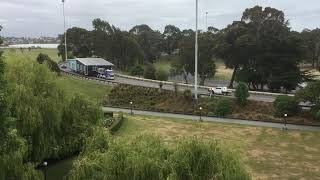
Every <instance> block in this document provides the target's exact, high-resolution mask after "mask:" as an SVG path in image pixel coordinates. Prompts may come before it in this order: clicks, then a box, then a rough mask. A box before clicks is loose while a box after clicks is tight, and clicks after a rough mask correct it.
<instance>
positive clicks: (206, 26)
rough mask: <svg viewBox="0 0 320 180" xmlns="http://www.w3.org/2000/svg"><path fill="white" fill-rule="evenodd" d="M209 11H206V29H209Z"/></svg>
mask: <svg viewBox="0 0 320 180" xmlns="http://www.w3.org/2000/svg"><path fill="white" fill-rule="evenodd" d="M208 14H209V13H208V12H206V31H208Z"/></svg>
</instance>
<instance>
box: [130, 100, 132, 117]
mask: <svg viewBox="0 0 320 180" xmlns="http://www.w3.org/2000/svg"><path fill="white" fill-rule="evenodd" d="M132 104H133V102H132V101H130V110H131V115H133V111H132Z"/></svg>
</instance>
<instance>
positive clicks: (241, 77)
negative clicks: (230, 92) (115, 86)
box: [58, 6, 320, 91]
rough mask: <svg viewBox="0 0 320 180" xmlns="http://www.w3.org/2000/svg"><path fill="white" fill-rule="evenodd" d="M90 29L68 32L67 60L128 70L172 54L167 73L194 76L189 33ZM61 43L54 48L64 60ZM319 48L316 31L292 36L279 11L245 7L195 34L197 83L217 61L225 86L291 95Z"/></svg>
mask: <svg viewBox="0 0 320 180" xmlns="http://www.w3.org/2000/svg"><path fill="white" fill-rule="evenodd" d="M92 24H93V27H94V30H92V31H88V30H86V29H82V28H77V27H74V28H71V29H68V31H67V38H68V48H69V53H70V54H69V57H72V56H77V57H90V56H99V57H103V58H105V59H108V60H110V61H112V62H113V63H115V64H116V66H117V68H119V69H128V68H131V67H133V66H134V65H137V64H149V63H153V62H154V61H155V60H156V59H158V58H159V57H160V56H161V55H163V54H168V55H170V54H177V55H178V57H179V60H177V61H175V62H172V64H173V65H172V66H173V69H172V73H173V74H174V75H176V74H179V75H182V76H183V77H184V79H185V81H186V83H188V79H187V77H188V75H190V74H191V75H194V39H195V32H194V31H193V30H191V29H185V30H180V29H179V28H178V27H176V26H174V25H167V26H166V27H165V30H164V32H163V33H161V32H159V31H157V30H153V29H151V28H150V27H149V26H148V25H145V24H143V25H137V26H135V27H133V28H132V29H131V30H129V31H122V30H120V29H119V28H117V27H115V26H113V25H111V24H109V23H108V22H106V21H104V20H101V19H95V20H93V22H92ZM61 38H63V36H61ZM61 42H62V44H61V45H60V46H59V48H58V49H59V54H60V55H62V58H64V56H63V55H64V45H63V41H61ZM319 43H320V30H319V29H314V30H308V29H305V30H303V31H302V32H296V31H293V30H291V29H290V27H289V21H288V20H287V19H286V17H285V14H284V13H283V12H282V11H281V10H278V9H275V8H271V7H266V8H262V7H260V6H255V7H253V8H248V9H246V10H245V11H244V12H243V15H242V17H241V19H240V20H238V21H234V22H232V23H231V24H230V25H228V26H227V27H226V28H223V29H220V30H219V29H217V28H214V27H209V28H208V30H206V31H199V77H200V84H202V85H203V84H204V82H205V80H206V79H208V78H213V77H214V75H215V72H216V66H215V60H216V59H222V60H223V61H224V63H225V65H226V67H227V68H230V69H233V75H232V78H231V82H230V85H229V86H230V87H233V84H234V82H235V81H237V82H245V83H246V84H247V85H248V86H249V87H250V89H254V90H264V89H265V88H267V89H269V90H272V91H279V90H281V89H283V90H286V91H290V90H293V89H295V88H296V87H297V85H298V84H299V83H301V82H304V81H309V80H311V79H312V76H311V75H310V74H309V73H308V71H302V70H301V69H300V68H299V65H300V64H301V63H302V62H305V63H310V64H311V66H312V67H313V68H317V69H319V70H320V44H319Z"/></svg>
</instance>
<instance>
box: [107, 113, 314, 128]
mask: <svg viewBox="0 0 320 180" xmlns="http://www.w3.org/2000/svg"><path fill="white" fill-rule="evenodd" d="M102 109H103V111H112V112H124V113H130V111H131V110H130V109H122V108H111V107H103V108H102ZM133 112H134V114H137V115H147V116H157V117H167V118H178V119H187V120H199V116H194V115H182V114H172V113H160V112H152V111H141V110H133ZM202 120H203V121H207V122H221V123H232V124H243V125H251V126H261V127H272V128H280V129H281V128H283V124H282V123H272V122H261V121H249V120H240V119H229V118H216V117H202ZM287 127H288V129H289V130H290V129H295V130H305V131H319V132H320V127H317V126H306V125H291V124H288V125H287Z"/></svg>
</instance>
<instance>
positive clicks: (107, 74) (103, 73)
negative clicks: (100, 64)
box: [97, 68, 114, 80]
mask: <svg viewBox="0 0 320 180" xmlns="http://www.w3.org/2000/svg"><path fill="white" fill-rule="evenodd" d="M97 72H98V74H97V78H102V79H107V80H114V73H113V70H112V69H104V68H99V69H98V71H97Z"/></svg>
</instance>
